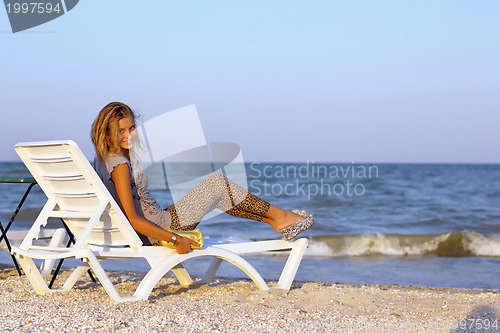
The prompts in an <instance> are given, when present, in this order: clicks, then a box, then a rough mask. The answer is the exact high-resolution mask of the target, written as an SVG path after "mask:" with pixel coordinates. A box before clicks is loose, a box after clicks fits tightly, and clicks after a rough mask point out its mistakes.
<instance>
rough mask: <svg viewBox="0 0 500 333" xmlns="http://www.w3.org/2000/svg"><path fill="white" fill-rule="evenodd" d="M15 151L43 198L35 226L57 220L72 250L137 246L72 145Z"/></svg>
mask: <svg viewBox="0 0 500 333" xmlns="http://www.w3.org/2000/svg"><path fill="white" fill-rule="evenodd" d="M14 148H15V150H16V152H17V154H18V155H19V156H20V157H21V159H22V161H23V162H24V164H25V165H26V167H27V168H28V170H29V171H30V172H31V174H32V175H33V177H34V178H35V179H36V181H37V182H38V184H39V185H40V187H41V189H42V190H43V192H44V193H45V195H46V196H47V197H48V201H47V204H46V206H45V207H44V209H43V210H42V212H41V213H40V216H39V218H38V219H37V221H36V222H35V223H42V224H43V223H44V219H45V221H46V220H47V219H48V218H50V217H60V218H62V219H63V220H64V221H65V223H66V224H67V225H68V227H69V228H70V230H71V232H72V233H73V234H74V236H75V238H76V240H77V244H76V245H75V247H76V246H80V247H82V246H83V247H85V246H89V245H95V246H130V247H140V246H142V242H141V240H140V238H139V237H138V236H137V234H136V232H135V231H134V229H133V228H132V226H131V225H130V223H129V222H128V220H127V219H126V217H125V215H124V214H123V212H122V211H121V209H120V208H119V206H118V205H117V203H116V202H115V200H114V199H113V197H112V196H111V194H110V193H109V191H108V190H107V189H106V187H105V186H104V184H103V183H102V181H101V179H100V178H99V177H98V175H97V174H96V172H95V170H94V169H93V168H92V165H91V164H90V163H89V161H88V160H87V158H86V157H85V155H84V154H83V153H82V151H81V150H80V148H79V147H78V146H77V144H76V143H75V142H73V141H70V140H68V141H47V142H30V143H19V144H17V145H16V146H15V147H14ZM89 225H90V227H89ZM34 227H35V228H36V226H35V225H34ZM39 227H40V226H38V228H39Z"/></svg>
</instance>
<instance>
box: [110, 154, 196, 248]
mask: <svg viewBox="0 0 500 333" xmlns="http://www.w3.org/2000/svg"><path fill="white" fill-rule="evenodd" d="M111 179H112V180H113V182H114V183H115V187H116V193H117V194H118V198H119V199H120V204H121V207H122V209H123V212H124V213H125V215H126V216H127V219H128V220H129V222H130V224H131V225H132V228H134V230H135V231H136V232H138V233H140V234H142V235H145V236H149V237H153V238H156V239H160V240H164V241H167V242H169V241H170V240H171V239H172V233H171V232H168V231H166V230H164V229H162V228H160V227H159V226H157V225H156V224H154V223H151V222H149V221H148V220H146V219H144V218H142V217H140V216H139V215H137V212H136V210H135V206H134V199H133V198H132V189H131V188H130V167H129V166H128V164H126V163H124V164H119V165H117V166H116V167H115V168H114V170H113V171H112V172H111ZM177 237H178V239H179V238H180V241H178V242H177V244H176V247H175V249H176V250H177V253H187V252H189V251H190V250H191V244H193V245H199V244H198V243H196V242H194V241H192V240H190V239H189V238H186V237H180V236H177Z"/></svg>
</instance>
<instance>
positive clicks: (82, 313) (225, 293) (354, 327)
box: [0, 267, 500, 332]
mask: <svg viewBox="0 0 500 333" xmlns="http://www.w3.org/2000/svg"><path fill="white" fill-rule="evenodd" d="M68 274H69V272H68V271H65V272H63V273H62V276H61V277H59V278H58V281H59V282H58V283H62V281H64V277H66V276H68ZM111 275H112V276H111V279H112V281H113V282H114V283H116V284H117V286H118V288H119V291H120V293H122V294H123V295H131V294H132V293H133V291H134V290H135V288H136V287H137V285H138V283H139V281H140V280H141V277H142V275H143V274H142V273H123V272H114V273H112V274H111ZM275 284H276V282H273V281H271V282H269V285H270V286H272V285H275ZM0 293H1V297H0V316H1V319H0V331H2V332H5V331H9V332H43V331H45V332H88V331H94V332H500V318H499V314H500V291H488V290H469V289H447V288H424V287H411V286H397V285H390V286H384V285H360V284H336V283H330V282H328V283H321V282H294V284H293V286H292V288H291V290H290V291H283V290H277V289H274V290H273V289H271V290H270V291H267V292H266V291H259V290H258V289H257V288H256V287H255V285H254V284H253V283H252V282H251V281H249V280H245V279H227V278H216V279H214V281H213V282H212V283H211V284H210V285H200V284H198V285H196V284H195V285H193V286H191V287H189V288H183V287H180V286H179V285H178V284H177V280H176V279H175V278H174V277H173V275H166V276H165V277H164V278H163V279H162V280H161V281H160V282H159V283H158V284H157V285H156V287H155V289H153V292H152V293H151V296H150V297H149V299H148V300H147V301H138V302H126V303H115V302H113V301H112V300H111V298H110V297H109V296H108V295H107V294H106V292H105V290H104V289H103V288H102V286H101V285H100V284H99V283H94V282H92V281H91V280H90V278H89V277H88V276H87V275H86V276H84V277H83V278H82V280H81V281H79V282H78V283H77V285H76V286H75V287H74V288H73V289H72V290H70V291H68V292H62V293H51V294H47V295H37V294H36V293H35V292H34V290H33V288H32V287H31V285H30V284H29V282H28V280H27V278H26V277H25V276H21V277H19V276H17V272H16V271H15V270H14V269H13V268H11V267H1V268H0ZM486 328H488V329H486Z"/></svg>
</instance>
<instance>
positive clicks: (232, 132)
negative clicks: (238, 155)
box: [0, 0, 500, 163]
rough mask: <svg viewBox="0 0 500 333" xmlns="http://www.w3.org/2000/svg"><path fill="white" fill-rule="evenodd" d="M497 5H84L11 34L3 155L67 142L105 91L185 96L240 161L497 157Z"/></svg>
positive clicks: (152, 100)
mask: <svg viewBox="0 0 500 333" xmlns="http://www.w3.org/2000/svg"><path fill="white" fill-rule="evenodd" d="M499 16H500V2H499V1H497V0H484V1H476V2H473V1H470V0H468V1H460V0H449V1H443V0H427V1H401V0H393V1H371V0H359V1H270V0H267V1H236V0H231V1H229V0H227V1H220V0H213V1H123V0H120V1H118V0H115V1H111V0H107V1H102V0H101V1H98V0H85V1H80V2H79V4H78V5H77V6H76V7H75V8H74V9H73V10H71V11H70V12H68V13H67V14H65V15H63V16H62V17H59V18H57V19H55V20H53V21H51V22H48V23H46V24H44V25H41V26H38V27H35V28H32V29H29V30H26V31H24V32H19V33H16V34H13V33H12V32H11V30H10V25H9V22H8V18H7V14H6V12H5V10H4V9H0V45H1V52H0V61H1V63H2V67H1V70H0V91H1V93H0V96H1V97H0V101H1V106H0V107H1V109H2V119H3V125H4V126H3V130H2V131H1V134H0V160H17V156H16V155H15V152H14V151H13V148H12V147H13V145H14V144H15V143H16V142H19V141H33V140H34V141H39V140H53V139H73V140H75V141H76V142H77V143H78V144H79V145H80V146H81V147H82V149H83V151H84V153H85V154H86V155H87V156H88V157H89V158H92V156H93V149H92V146H91V143H90V139H89V130H90V125H91V123H92V121H93V119H94V118H95V116H96V115H97V113H98V112H99V110H100V109H101V108H102V107H103V106H104V105H105V104H107V103H108V102H110V101H117V100H118V101H123V102H125V103H127V104H129V105H130V106H132V107H133V108H134V109H135V110H136V111H138V112H139V113H140V114H141V115H142V117H143V119H144V120H147V119H150V118H152V117H154V116H156V115H159V114H161V113H164V112H166V111H168V110H172V109H176V108H179V107H182V106H186V105H190V104H196V106H197V108H198V112H199V114H200V118H201V121H202V124H203V128H204V131H205V135H206V138H207V140H208V141H229V142H234V143H237V144H239V145H240V146H241V149H242V152H243V157H244V158H245V160H246V161H297V162H305V161H315V162H320V161H326V162H353V161H354V162H372V163H382V162H422V163H428V162H431V163H434V162H436V163H439V162H445V163H500V152H499V149H498V143H499V142H500V130H499V125H500V94H499V93H498V89H499V87H500V61H499V59H500V19H499Z"/></svg>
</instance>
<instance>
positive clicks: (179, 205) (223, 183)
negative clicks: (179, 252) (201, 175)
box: [167, 173, 270, 230]
mask: <svg viewBox="0 0 500 333" xmlns="http://www.w3.org/2000/svg"><path fill="white" fill-rule="evenodd" d="M269 207H270V204H269V203H268V202H267V201H264V200H262V199H260V198H259V197H257V196H256V195H254V194H252V193H250V192H248V191H247V190H246V189H245V188H243V187H241V186H240V185H238V184H236V183H234V182H233V181H231V180H230V179H228V178H227V177H225V176H223V175H221V174H219V173H214V174H212V175H210V176H209V177H207V178H205V179H204V180H203V181H202V182H200V183H199V184H198V185H196V186H195V187H194V188H193V189H192V190H190V191H189V192H188V193H186V195H184V196H183V197H182V198H181V199H179V201H177V202H176V203H175V204H174V205H172V206H169V207H168V208H167V211H168V212H169V213H170V216H171V217H172V224H171V226H170V228H171V229H172V230H193V229H195V228H196V226H197V225H198V224H199V223H200V221H201V220H202V219H203V217H204V216H205V215H206V214H207V213H209V212H210V211H212V210H213V209H215V208H218V209H220V210H222V211H223V212H226V213H228V214H230V215H233V216H236V217H241V218H247V219H251V220H255V221H262V219H263V218H264V216H265V214H266V213H267V211H268V210H269Z"/></svg>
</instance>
